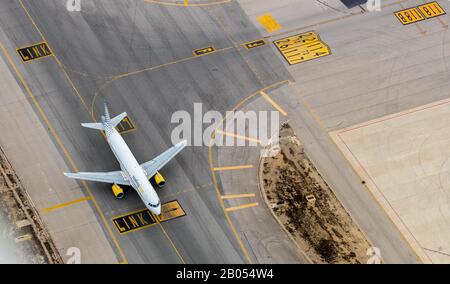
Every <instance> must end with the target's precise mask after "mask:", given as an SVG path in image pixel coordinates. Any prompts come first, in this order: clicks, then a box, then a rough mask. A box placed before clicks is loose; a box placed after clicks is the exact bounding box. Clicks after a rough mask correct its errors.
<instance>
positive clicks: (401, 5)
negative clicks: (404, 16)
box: [394, 3, 427, 35]
mask: <svg viewBox="0 0 450 284" xmlns="http://www.w3.org/2000/svg"><path fill="white" fill-rule="evenodd" d="M398 5H399V6H400V8H402V11H400V12H403V11H405V10H406V9H405V6H403V4H402V3H399V4H398ZM410 10H417V9H416V8H415V7H413V8H411V9H410ZM417 13H419V12H417ZM394 14H395V16H396V17H397V18H398V16H397V13H394ZM418 15H419V16H420V17H421V19H420V20H418V21H413V22H408V23H407V24H410V23H414V25H415V26H416V28H417V29H418V30H419V33H421V34H422V35H425V34H426V33H427V32H426V31H425V30H424V29H423V28H422V26H421V25H419V23H418V22H419V21H422V20H423V19H424V17H423V16H422V15H421V14H420V13H419V14H418ZM399 20H400V18H399ZM400 21H401V20H400ZM402 24H404V23H403V22H402Z"/></svg>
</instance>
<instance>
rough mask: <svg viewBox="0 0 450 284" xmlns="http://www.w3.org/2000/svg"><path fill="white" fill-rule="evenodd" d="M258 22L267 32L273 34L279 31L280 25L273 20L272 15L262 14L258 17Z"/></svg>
mask: <svg viewBox="0 0 450 284" xmlns="http://www.w3.org/2000/svg"><path fill="white" fill-rule="evenodd" d="M258 22H259V23H260V24H261V25H262V26H263V27H264V28H265V29H266V31H267V32H269V33H273V32H276V31H278V30H279V29H281V28H282V27H281V25H280V24H279V23H278V22H277V20H275V19H274V18H273V17H272V15H270V14H264V15H262V16H259V17H258Z"/></svg>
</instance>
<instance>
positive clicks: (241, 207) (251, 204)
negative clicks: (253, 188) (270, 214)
mask: <svg viewBox="0 0 450 284" xmlns="http://www.w3.org/2000/svg"><path fill="white" fill-rule="evenodd" d="M258 205H259V204H258V203H257V202H255V203H249V204H243V205H238V206H234V207H229V208H225V211H227V212H231V211H236V210H240V209H245V208H250V207H255V206H258Z"/></svg>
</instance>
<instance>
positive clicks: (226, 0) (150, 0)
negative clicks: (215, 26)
mask: <svg viewBox="0 0 450 284" xmlns="http://www.w3.org/2000/svg"><path fill="white" fill-rule="evenodd" d="M231 1H232V0H222V1H216V2H211V3H193V4H190V3H188V2H189V1H188V0H183V3H170V2H165V1H162V0H159V1H158V0H144V2H147V3H152V4H159V5H166V6H179V7H205V6H213V5H220V4H226V3H230V2H231Z"/></svg>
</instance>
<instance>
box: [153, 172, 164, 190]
mask: <svg viewBox="0 0 450 284" xmlns="http://www.w3.org/2000/svg"><path fill="white" fill-rule="evenodd" d="M153 178H154V179H155V183H156V185H158V187H163V186H164V185H166V180H165V179H164V177H163V176H162V174H160V173H159V172H156V175H155V176H154V177H153Z"/></svg>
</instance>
